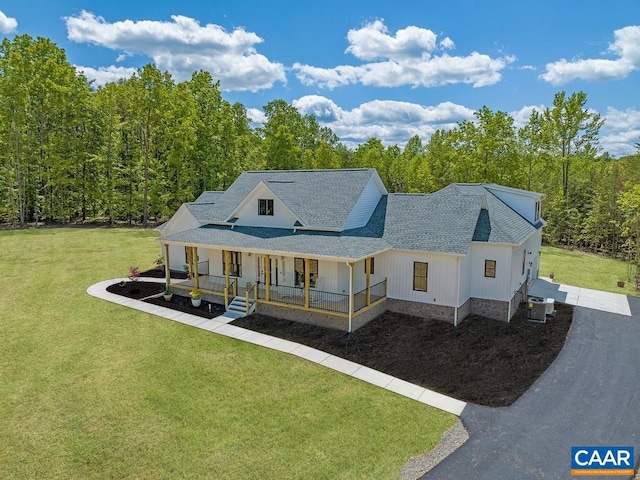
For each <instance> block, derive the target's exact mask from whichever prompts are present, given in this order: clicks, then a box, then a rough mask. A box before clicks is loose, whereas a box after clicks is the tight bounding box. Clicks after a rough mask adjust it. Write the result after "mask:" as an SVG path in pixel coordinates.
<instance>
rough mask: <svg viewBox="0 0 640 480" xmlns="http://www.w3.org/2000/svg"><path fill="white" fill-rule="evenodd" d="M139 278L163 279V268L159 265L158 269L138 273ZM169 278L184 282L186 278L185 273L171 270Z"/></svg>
mask: <svg viewBox="0 0 640 480" xmlns="http://www.w3.org/2000/svg"><path fill="white" fill-rule="evenodd" d="M140 276H141V277H149V278H165V275H164V267H163V266H162V265H161V266H159V267H154V268H150V269H149V270H145V271H144V272H142V273H140ZM171 278H176V279H178V280H184V279H186V278H187V272H183V271H179V270H171Z"/></svg>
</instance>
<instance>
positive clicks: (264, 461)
mask: <svg viewBox="0 0 640 480" xmlns="http://www.w3.org/2000/svg"><path fill="white" fill-rule="evenodd" d="M156 235H157V234H156V233H154V232H152V231H145V230H135V229H77V228H55V229H40V230H28V231H10V232H0V266H2V270H1V272H2V274H1V275H0V472H2V473H1V474H0V476H1V477H2V478H11V479H32V478H65V479H91V478H96V479H105V478H113V479H122V478H136V479H158V478H216V479H224V478H234V479H236V478H243V479H245V478H274V479H275V478H277V479H282V478H331V479H334V478H376V479H382V478H397V476H398V473H399V471H400V469H401V467H402V465H403V464H404V463H405V461H406V460H407V459H408V458H409V457H411V456H413V455H416V454H419V453H422V452H424V451H427V450H430V449H431V448H433V447H434V445H435V444H436V443H437V442H438V440H439V437H440V435H441V434H442V432H443V431H444V430H445V429H447V428H448V427H449V426H451V425H452V424H453V422H454V421H455V417H453V416H452V415H449V414H445V413H443V412H441V411H440V410H437V409H433V408H430V407H427V406H424V405H421V404H419V403H417V402H414V401H412V400H409V399H406V398H403V397H400V396H398V395H395V394H393V393H390V392H387V391H384V390H381V389H378V388H376V387H374V386H371V385H368V384H365V383H363V382H360V381H358V380H355V379H352V378H348V377H346V376H343V375H341V374H339V373H336V372H333V371H330V370H327V369H325V368H323V367H320V366H318V365H315V364H312V363H309V362H306V361H304V360H301V359H297V358H295V357H292V356H289V355H287V354H284V353H280V352H275V351H271V350H268V349H266V348H261V347H257V346H254V345H250V344H245V343H243V342H240V341H236V340H232V339H228V338H225V337H221V336H218V335H215V334H212V333H208V332H205V331H200V330H197V329H195V328H190V327H188V326H184V325H180V324H177V323H174V322H171V321H168V320H165V319H162V318H159V317H155V316H152V315H148V314H144V313H141V312H137V311H134V310H131V309H127V308H125V307H120V306H116V305H114V304H111V303H108V302H105V301H102V300H99V299H96V298H93V297H90V296H89V295H87V293H86V288H87V287H88V286H89V285H91V284H93V283H95V282H98V281H100V280H104V279H107V278H115V277H122V276H126V273H127V271H128V267H129V266H130V265H138V266H140V267H141V268H143V269H144V268H149V267H151V266H152V262H153V259H154V258H155V257H156V256H157V254H158V252H159V247H158V244H157V242H156V241H155V238H156Z"/></svg>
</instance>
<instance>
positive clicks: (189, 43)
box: [0, 0, 640, 156]
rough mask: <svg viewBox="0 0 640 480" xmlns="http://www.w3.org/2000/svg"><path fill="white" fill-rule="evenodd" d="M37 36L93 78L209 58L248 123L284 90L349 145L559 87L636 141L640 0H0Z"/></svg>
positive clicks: (195, 64) (639, 126) (519, 108)
mask: <svg viewBox="0 0 640 480" xmlns="http://www.w3.org/2000/svg"><path fill="white" fill-rule="evenodd" d="M16 34H29V35H31V36H33V37H36V36H44V37H48V38H50V39H51V40H53V41H54V42H55V43H56V44H57V45H58V46H60V47H62V48H64V49H65V51H66V52H67V56H68V58H69V61H70V62H71V63H72V64H74V65H76V67H77V68H78V69H79V70H82V71H84V72H85V74H86V75H87V77H89V78H90V79H94V80H95V81H96V83H97V84H100V83H104V82H106V81H110V80H115V79H117V78H118V77H122V76H125V77H128V76H130V75H131V73H132V72H133V71H135V69H136V68H139V67H141V66H143V65H145V64H146V63H149V62H153V63H155V64H156V65H157V66H158V68H160V69H161V70H168V71H169V72H171V73H172V75H173V77H174V79H175V80H176V81H181V80H185V79H188V78H189V76H190V74H191V72H192V71H194V70H197V69H205V70H208V71H210V72H211V73H212V75H213V76H214V78H217V79H219V80H220V82H221V88H222V90H223V92H224V97H225V98H226V99H227V100H228V101H230V102H236V101H238V102H241V103H242V104H244V105H245V107H247V109H248V113H249V116H250V117H251V118H252V119H253V120H254V121H255V122H256V123H259V122H260V121H261V119H263V117H262V114H261V109H262V107H263V106H264V105H266V104H267V103H268V102H270V101H271V100H275V99H284V100H285V101H287V102H289V103H292V104H293V105H294V106H296V107H297V108H298V109H299V110H300V112H301V113H303V114H305V113H313V114H315V115H316V116H317V117H318V119H319V120H320V122H321V124H323V125H327V126H329V127H331V128H332V130H333V131H334V132H335V133H336V134H337V135H338V136H339V137H340V138H341V139H342V140H343V141H344V142H345V143H346V144H347V145H350V146H356V145H357V144H359V143H362V142H364V141H366V140H367V139H368V138H369V137H372V136H375V137H378V138H380V139H382V140H383V141H384V143H385V144H399V145H403V144H404V143H405V142H406V141H407V140H408V139H409V138H410V137H411V136H412V135H415V134H417V135H419V136H420V137H421V138H422V139H423V141H425V142H426V141H428V138H429V136H430V135H431V134H432V133H433V131H435V130H436V129H438V128H451V127H452V126H454V125H455V124H456V123H457V122H459V121H461V120H465V119H472V118H473V112H474V111H475V110H477V109H479V108H480V107H482V106H483V105H486V106H488V107H489V108H490V109H492V110H494V111H497V110H503V111H506V112H508V113H510V114H511V115H512V116H513V117H514V118H515V120H516V124H517V125H522V124H523V123H525V122H526V120H527V119H528V116H529V114H530V112H531V110H532V108H538V109H542V108H544V107H545V106H549V105H550V104H551V102H552V100H553V96H554V94H555V93H556V92H557V91H559V90H565V91H567V92H569V93H571V92H574V91H578V90H582V91H585V92H586V93H587V95H588V107H589V108H591V109H593V110H595V111H597V112H599V113H600V114H602V115H603V116H604V117H605V118H606V123H605V127H604V128H603V130H602V131H601V144H602V146H603V147H604V149H605V150H606V151H608V152H610V153H611V154H613V155H616V156H617V155H624V154H630V153H633V152H634V151H635V149H634V146H633V145H634V143H636V142H639V141H640V96H639V95H638V86H640V71H639V70H640V2H638V1H637V0H616V1H614V2H606V3H603V2H601V1H597V2H596V1H592V0H586V1H580V2H575V1H563V2H558V1H557V0H556V1H547V0H538V1H529V0H522V1H513V0H511V1H490V0H486V1H484V2H477V1H471V0H469V1H455V2H444V1H440V2H435V1H427V0H423V1H396V2H390V1H385V2H382V1H377V0H370V1H367V2H360V1H351V2H349V1H344V0H343V1H333V0H325V1H322V2H311V1H309V2H294V1H290V0H287V1H278V2H266V1H261V2H259V1H255V2H247V1H242V0H236V1H226V0H224V1H220V0H218V1H204V0H197V1H192V0H185V1H182V2H157V1H153V2H152V1H149V0H143V1H131V0H130V1H127V2H124V1H120V0H115V1H111V2H103V1H100V2H98V1H92V0H84V1H81V0H71V1H65V2H51V1H42V0H32V1H30V2H11V3H8V2H7V3H6V4H4V5H3V4H2V3H0V35H3V36H6V37H9V38H12V37H13V35H16Z"/></svg>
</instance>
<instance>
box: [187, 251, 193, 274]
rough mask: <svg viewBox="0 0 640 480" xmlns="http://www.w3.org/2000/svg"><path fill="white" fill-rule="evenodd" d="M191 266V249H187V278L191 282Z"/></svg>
mask: <svg viewBox="0 0 640 480" xmlns="http://www.w3.org/2000/svg"><path fill="white" fill-rule="evenodd" d="M192 268H193V265H192V264H191V247H187V276H188V277H189V280H191V275H192V273H193V270H192Z"/></svg>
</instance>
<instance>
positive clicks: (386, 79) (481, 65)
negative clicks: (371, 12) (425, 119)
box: [293, 20, 515, 89]
mask: <svg viewBox="0 0 640 480" xmlns="http://www.w3.org/2000/svg"><path fill="white" fill-rule="evenodd" d="M347 39H348V41H349V47H347V49H346V52H347V53H351V54H353V55H354V56H355V57H356V58H357V59H359V60H365V61H370V62H369V63H364V64H362V65H356V66H353V65H338V66H336V67H333V68H321V67H314V66H312V65H303V64H300V63H295V64H294V65H293V70H294V71H296V72H297V73H296V75H297V77H298V79H299V80H300V82H302V83H303V84H304V85H318V86H320V87H324V88H329V89H333V88H336V87H340V86H344V85H349V84H355V83H360V84H362V85H367V86H376V87H397V86H401V85H411V86H413V87H434V86H438V85H447V84H454V83H468V84H472V85H473V86H474V87H484V86H487V85H493V84H495V83H497V82H499V81H500V79H501V78H502V75H501V73H500V72H501V71H502V70H503V69H504V68H505V67H506V66H507V65H508V64H510V63H512V62H514V61H515V57H512V56H506V57H502V58H492V57H490V56H489V55H485V54H481V53H478V52H472V53H471V54H469V55H467V56H450V55H448V54H446V53H443V54H441V55H437V54H436V53H438V48H440V49H451V48H454V47H455V44H454V42H453V40H451V39H450V38H449V37H445V38H444V39H442V41H441V42H440V47H438V46H437V35H436V34H435V33H433V32H432V31H431V30H428V29H424V28H419V27H415V26H409V27H406V28H403V29H401V30H398V31H397V32H396V33H395V35H394V36H391V35H389V33H388V30H387V28H386V26H385V25H384V23H383V22H382V21H381V20H376V21H375V22H373V23H369V24H367V25H365V26H364V27H362V28H360V29H353V30H350V31H349V33H348V34H347ZM372 60H378V61H372Z"/></svg>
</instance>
